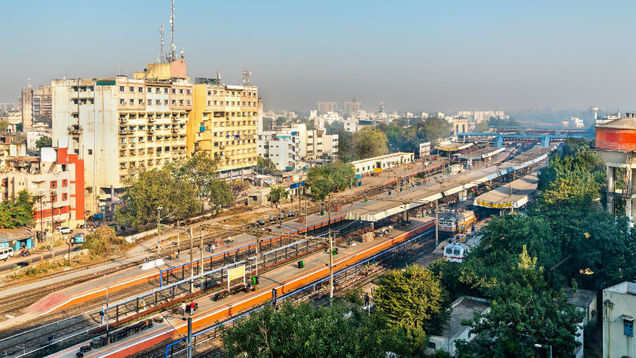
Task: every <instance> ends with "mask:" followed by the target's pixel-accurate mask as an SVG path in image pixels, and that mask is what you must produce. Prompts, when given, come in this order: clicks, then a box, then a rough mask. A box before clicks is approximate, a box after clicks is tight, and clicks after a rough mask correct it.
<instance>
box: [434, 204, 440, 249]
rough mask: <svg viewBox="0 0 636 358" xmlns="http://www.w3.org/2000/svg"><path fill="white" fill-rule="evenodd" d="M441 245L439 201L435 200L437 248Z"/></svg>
mask: <svg viewBox="0 0 636 358" xmlns="http://www.w3.org/2000/svg"><path fill="white" fill-rule="evenodd" d="M437 245H439V214H438V205H437V200H435V248H437Z"/></svg>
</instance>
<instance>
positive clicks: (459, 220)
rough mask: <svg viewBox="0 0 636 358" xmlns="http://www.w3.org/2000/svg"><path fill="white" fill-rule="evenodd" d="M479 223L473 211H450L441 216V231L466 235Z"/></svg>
mask: <svg viewBox="0 0 636 358" xmlns="http://www.w3.org/2000/svg"><path fill="white" fill-rule="evenodd" d="M476 222H477V216H476V215H475V212H474V211H472V210H449V211H445V212H442V213H441V214H440V215H439V230H440V231H444V232H447V233H449V234H455V233H465V232H467V231H468V229H470V228H471V226H472V225H473V224H474V223H476Z"/></svg>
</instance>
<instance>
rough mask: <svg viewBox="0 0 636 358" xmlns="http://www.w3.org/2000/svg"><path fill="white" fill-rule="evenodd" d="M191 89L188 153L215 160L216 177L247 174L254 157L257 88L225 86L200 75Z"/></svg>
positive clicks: (251, 166)
mask: <svg viewBox="0 0 636 358" xmlns="http://www.w3.org/2000/svg"><path fill="white" fill-rule="evenodd" d="M193 90H194V105H193V110H192V116H191V118H190V122H189V123H188V128H189V130H188V141H187V148H188V153H194V152H203V153H207V154H208V155H209V156H210V157H212V158H214V159H216V161H217V170H218V173H219V176H220V177H232V176H235V175H239V176H240V175H248V174H251V173H252V168H253V167H254V166H255V165H256V160H257V158H258V153H257V149H256V135H257V134H256V133H257V129H258V128H257V121H258V120H259V114H258V112H259V101H260V99H259V98H258V89H257V87H256V86H251V85H242V86H233V85H225V84H221V83H220V81H219V80H217V79H203V78H201V79H197V80H196V84H195V85H194V86H193ZM260 108H261V109H262V104H261V105H260Z"/></svg>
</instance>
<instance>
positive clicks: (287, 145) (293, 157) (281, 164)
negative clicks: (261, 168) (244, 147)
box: [258, 131, 301, 171]
mask: <svg viewBox="0 0 636 358" xmlns="http://www.w3.org/2000/svg"><path fill="white" fill-rule="evenodd" d="M298 141H299V137H298V136H297V135H291V134H286V133H282V134H280V133H278V132H274V131H267V132H263V134H261V135H259V145H258V154H259V156H261V157H263V158H267V159H270V160H271V161H272V162H273V163H274V164H275V165H276V169H278V170H280V171H290V170H293V169H295V168H296V167H297V165H298V160H299V159H300V158H299V156H298V149H299V147H300V145H301V144H300V143H299V142H298Z"/></svg>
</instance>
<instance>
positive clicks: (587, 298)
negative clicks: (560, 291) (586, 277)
mask: <svg viewBox="0 0 636 358" xmlns="http://www.w3.org/2000/svg"><path fill="white" fill-rule="evenodd" d="M565 293H566V294H567V295H568V303H569V304H572V305H574V306H576V307H587V306H589V305H590V304H591V303H592V301H594V299H595V298H596V292H594V291H590V290H582V289H577V290H576V291H574V290H572V289H566V290H565Z"/></svg>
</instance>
